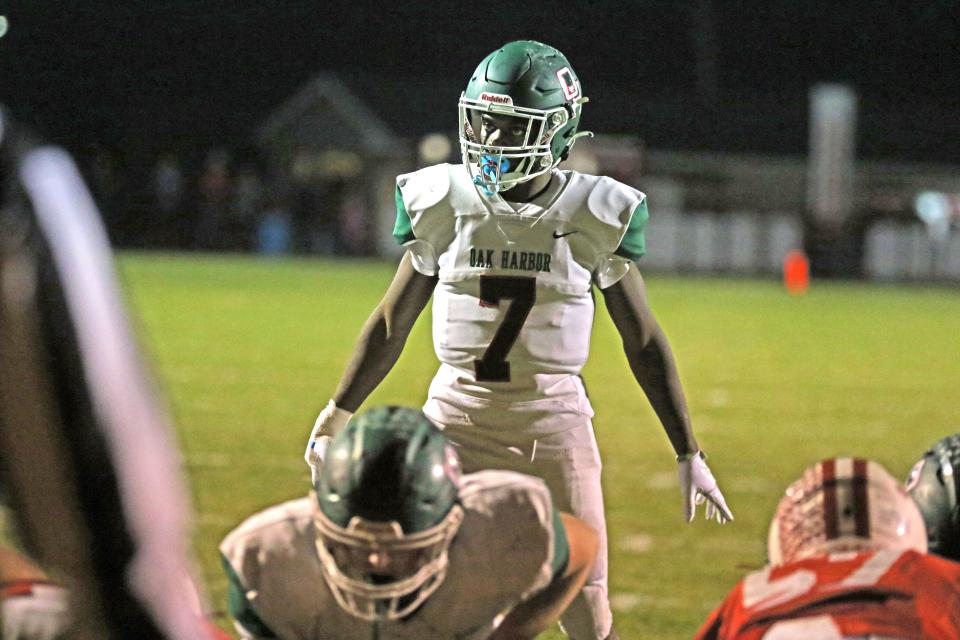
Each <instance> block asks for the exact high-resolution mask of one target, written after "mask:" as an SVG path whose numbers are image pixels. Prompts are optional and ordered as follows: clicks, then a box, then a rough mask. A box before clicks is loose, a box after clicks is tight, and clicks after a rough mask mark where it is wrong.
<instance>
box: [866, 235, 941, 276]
mask: <svg viewBox="0 0 960 640" xmlns="http://www.w3.org/2000/svg"><path fill="white" fill-rule="evenodd" d="M863 263H864V264H863V266H864V275H866V277H867V278H869V279H872V280H960V234H958V233H957V232H954V233H952V234H951V235H950V236H949V237H947V238H946V239H945V240H944V241H943V242H937V241H934V240H933V239H931V237H930V235H929V234H928V233H927V229H926V227H925V226H924V225H922V224H920V223H919V222H916V223H904V222H900V223H897V222H880V223H877V224H875V225H873V226H872V227H871V228H870V229H869V231H868V232H867V237H866V240H865V246H864V256H863Z"/></svg>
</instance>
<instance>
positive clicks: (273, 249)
mask: <svg viewBox="0 0 960 640" xmlns="http://www.w3.org/2000/svg"><path fill="white" fill-rule="evenodd" d="M291 232H292V226H291V216H290V210H289V209H288V208H287V207H286V206H285V205H284V202H283V199H282V198H274V199H273V202H272V203H271V205H270V206H268V207H266V208H265V209H264V211H263V214H262V216H261V218H260V224H259V226H258V227H257V252H258V253H261V254H263V255H269V256H276V255H281V254H284V253H287V252H289V251H290V249H291Z"/></svg>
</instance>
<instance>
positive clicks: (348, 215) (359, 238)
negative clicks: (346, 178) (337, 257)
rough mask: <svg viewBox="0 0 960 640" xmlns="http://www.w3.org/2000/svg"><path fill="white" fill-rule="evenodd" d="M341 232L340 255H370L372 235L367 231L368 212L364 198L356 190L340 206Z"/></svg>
mask: <svg viewBox="0 0 960 640" xmlns="http://www.w3.org/2000/svg"><path fill="white" fill-rule="evenodd" d="M339 230H340V238H339V240H340V242H339V246H338V249H339V251H338V253H345V254H348V255H362V254H366V253H368V250H369V239H370V233H369V232H368V231H367V212H366V208H365V207H364V203H363V196H362V195H361V194H360V193H358V192H357V191H355V190H351V191H350V192H349V193H348V194H347V196H346V197H345V198H344V199H343V201H342V203H341V204H340V224H339Z"/></svg>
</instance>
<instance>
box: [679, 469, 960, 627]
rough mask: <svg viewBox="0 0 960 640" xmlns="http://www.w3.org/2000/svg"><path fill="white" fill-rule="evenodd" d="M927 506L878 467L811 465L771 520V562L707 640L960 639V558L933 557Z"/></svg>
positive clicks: (713, 623)
mask: <svg viewBox="0 0 960 640" xmlns="http://www.w3.org/2000/svg"><path fill="white" fill-rule="evenodd" d="M926 550H927V540H926V532H925V530H924V525H923V520H922V518H921V516H920V513H919V511H918V510H917V508H916V506H915V505H914V503H913V501H911V500H910V499H909V498H908V497H907V495H906V494H905V492H904V490H903V488H902V487H901V485H900V484H899V483H898V482H897V481H896V480H894V479H893V477H892V476H891V475H890V474H889V473H888V472H887V471H886V470H885V469H884V468H883V467H882V466H880V465H879V464H877V463H875V462H871V461H867V460H861V459H857V458H835V459H828V460H824V461H823V462H820V463H818V464H816V465H814V466H813V467H811V468H809V469H807V470H806V471H805V472H804V473H803V476H802V477H801V478H800V479H799V480H797V481H796V482H794V483H793V484H791V485H790V486H789V487H788V488H787V491H786V495H784V497H783V498H782V499H781V500H780V504H779V506H778V507H777V512H776V515H775V516H774V518H773V522H772V523H771V525H770V537H769V541H768V553H769V559H770V565H769V566H767V567H765V568H764V569H762V570H760V571H757V572H755V573H752V574H750V575H748V576H747V577H746V578H745V579H743V580H742V581H741V582H740V583H739V584H737V586H736V587H735V588H734V589H733V591H732V592H731V593H730V594H729V595H728V596H727V598H726V600H724V601H723V603H722V604H721V605H720V606H719V607H718V608H717V609H716V610H714V612H713V613H712V614H711V615H710V617H709V618H708V619H707V621H706V623H705V624H704V625H703V627H701V628H700V630H699V632H698V633H697V636H696V638H697V639H698V640H713V639H719V640H728V639H729V640H733V639H736V640H761V639H768V640H769V639H773V638H776V639H777V640H810V639H817V640H844V639H845V638H885V639H906V638H927V639H933V640H937V639H943V640H947V639H948V638H953V639H955V638H957V630H958V629H960V564H955V563H953V562H950V561H948V560H944V559H943V558H939V557H936V556H933V555H928V554H926V553H925V552H926Z"/></svg>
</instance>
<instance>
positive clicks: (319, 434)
mask: <svg viewBox="0 0 960 640" xmlns="http://www.w3.org/2000/svg"><path fill="white" fill-rule="evenodd" d="M352 417H353V413H352V412H350V411H347V410H345V409H340V408H339V407H337V403H336V402H334V401H333V400H331V401H330V402H328V403H327V406H325V407H324V408H323V411H321V412H320V415H319V416H317V421H316V422H314V423H313V431H311V432H310V439H309V440H307V450H306V451H304V452H303V459H304V460H306V461H307V465H308V466H309V467H310V482H311V483H312V484H317V478H319V477H320V467H321V466H322V465H323V458H324V456H325V455H326V454H327V445H328V444H330V439H331V436H335V435H337V434H338V433H340V432H341V431H343V429H344V427H346V426H347V422H349V421H350V418H352Z"/></svg>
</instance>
